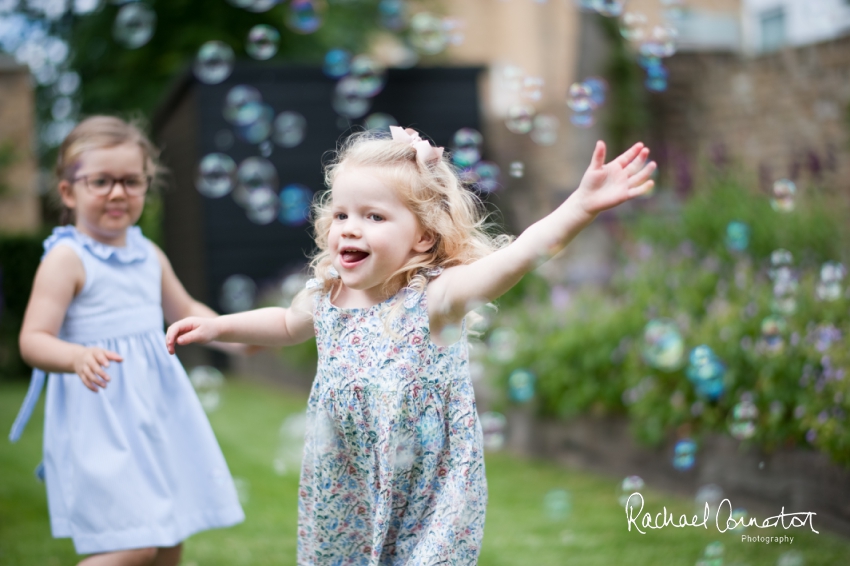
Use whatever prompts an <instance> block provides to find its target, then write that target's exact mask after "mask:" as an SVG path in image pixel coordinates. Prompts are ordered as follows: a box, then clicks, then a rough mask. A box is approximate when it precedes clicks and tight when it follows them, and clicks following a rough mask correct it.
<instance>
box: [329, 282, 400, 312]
mask: <svg viewBox="0 0 850 566" xmlns="http://www.w3.org/2000/svg"><path fill="white" fill-rule="evenodd" d="M394 294H395V293H390V294H385V293H383V292H381V290H380V288H379V289H377V290H374V289H351V288H349V287H346V286H345V285H344V284H343V283H342V282H340V283H339V288H338V289H335V290H334V291H332V292H331V304H333V306H335V307H338V308H341V309H368V308H369V307H373V306H375V305H377V304H380V303H383V302H384V301H386V300H387V299H389V298H390V297H391V296H393V295H394Z"/></svg>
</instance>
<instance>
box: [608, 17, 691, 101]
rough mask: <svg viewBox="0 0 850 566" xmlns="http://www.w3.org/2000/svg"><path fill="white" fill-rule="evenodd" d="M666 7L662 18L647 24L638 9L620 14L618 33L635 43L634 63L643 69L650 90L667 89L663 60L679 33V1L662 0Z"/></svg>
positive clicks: (647, 20)
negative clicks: (635, 60) (636, 61)
mask: <svg viewBox="0 0 850 566" xmlns="http://www.w3.org/2000/svg"><path fill="white" fill-rule="evenodd" d="M662 4H664V5H665V6H666V7H667V9H665V10H663V11H662V21H661V22H657V23H651V22H650V20H649V18H647V16H646V15H645V14H643V13H642V12H637V11H624V12H622V14H621V16H620V34H621V35H622V36H623V38H624V39H626V41H628V42H630V43H631V44H632V45H634V46H635V48H636V50H637V52H638V55H639V58H638V63H639V64H640V66H641V67H642V68H643V69H644V71H646V81H645V83H644V84H645V85H646V88H647V90H649V91H651V92H662V91H665V90H667V78H668V74H669V73H668V71H667V69H666V67H664V61H663V60H664V59H665V58H667V57H670V56H672V55H674V54H675V53H676V43H677V39H678V37H679V32H678V29H677V27H676V25H677V23H678V20H679V19H680V18H681V16H682V12H681V9H680V6H679V5H680V4H681V1H680V0H662Z"/></svg>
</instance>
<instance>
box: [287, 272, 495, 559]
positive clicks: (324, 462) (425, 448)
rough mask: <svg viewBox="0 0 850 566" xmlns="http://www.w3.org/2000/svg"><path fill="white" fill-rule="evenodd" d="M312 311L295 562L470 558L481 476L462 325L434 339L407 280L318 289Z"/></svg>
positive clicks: (480, 519)
mask: <svg viewBox="0 0 850 566" xmlns="http://www.w3.org/2000/svg"><path fill="white" fill-rule="evenodd" d="M311 284H314V285H315V284H316V283H315V282H314V281H311V283H308V286H309V285H311ZM395 301H403V302H404V305H403V306H401V305H399V307H400V308H399V309H398V310H396V311H395V313H398V314H395V313H393V316H389V317H388V314H387V313H388V311H389V310H390V308H391V307H392V306H393V305H394V304H395ZM313 314H314V321H315V322H314V324H315V330H316V337H317V345H318V351H319V363H318V372H317V375H316V379H315V382H314V383H313V388H312V391H311V393H310V399H309V401H308V408H307V435H306V442H305V448H304V459H303V462H302V468H301V486H300V491H299V499H298V563H299V564H302V565H317V566H318V565H334V566H342V565H346V566H347V565H393V566H396V565H406V566H414V565H416V566H418V565H426V564H447V565H448V564H451V565H461V564H475V563H476V562H477V560H478V554H479V551H480V548H481V538H482V536H483V534H484V511H485V508H486V504H487V483H486V478H485V476H484V453H483V442H482V434H481V425H480V423H479V421H478V415H477V413H476V409H475V398H474V394H473V390H472V382H471V380H470V376H469V367H468V347H467V341H466V331H465V327H464V326H462V327H461V336H460V339H459V340H458V341H457V342H455V343H454V344H452V345H450V346H445V347H442V346H438V345H436V344H435V343H434V342H432V341H431V336H430V331H429V324H428V309H427V305H426V293H414V292H412V291H410V290H409V289H403V290H402V291H400V292H399V293H398V294H397V295H395V296H393V297H391V298H390V299H388V300H387V301H385V302H384V303H380V304H378V305H375V306H372V307H369V308H363V309H343V308H338V307H336V306H334V305H333V304H331V302H330V298H329V296H328V294H327V293H324V294H323V293H320V292H316V294H315V295H314V313H313ZM385 319H390V320H391V323H390V329H391V332H388V331H387V329H386V328H385V326H384V324H385V323H384V320H385Z"/></svg>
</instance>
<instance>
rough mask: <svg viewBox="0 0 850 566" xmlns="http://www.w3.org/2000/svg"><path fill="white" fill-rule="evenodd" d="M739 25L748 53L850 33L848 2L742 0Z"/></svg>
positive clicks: (766, 51) (799, 44)
mask: <svg viewBox="0 0 850 566" xmlns="http://www.w3.org/2000/svg"><path fill="white" fill-rule="evenodd" d="M741 27H742V30H743V43H742V48H743V49H744V51H745V52H747V53H751V54H752V53H769V52H771V51H776V50H777V49H782V48H783V47H799V46H802V45H808V44H812V43H818V42H822V41H829V40H831V39H836V38H838V37H841V36H842V35H846V34H847V33H850V2H848V1H847V0H744V1H743V7H742V10H741Z"/></svg>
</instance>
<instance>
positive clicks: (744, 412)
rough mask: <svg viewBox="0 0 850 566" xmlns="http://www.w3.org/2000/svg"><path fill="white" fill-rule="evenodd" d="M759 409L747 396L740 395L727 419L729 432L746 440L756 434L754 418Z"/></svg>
mask: <svg viewBox="0 0 850 566" xmlns="http://www.w3.org/2000/svg"><path fill="white" fill-rule="evenodd" d="M758 416H759V410H758V408H757V407H756V406H755V404H754V403H753V402H752V401H751V400H750V399H749V397H748V396H743V395H742V396H741V401H740V402H739V403H738V404H736V405H735V406H734V407H732V414H731V418H730V420H729V433H730V434H731V435H732V436H733V437H735V438H737V439H738V440H748V439H750V438H752V437H753V436H755V434H756V419H757V418H758Z"/></svg>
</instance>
